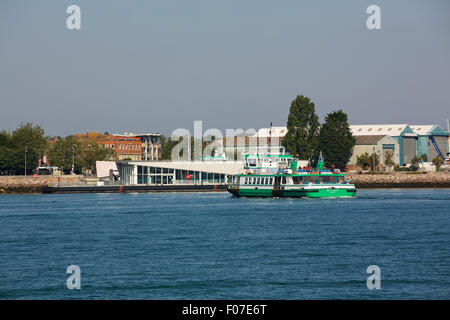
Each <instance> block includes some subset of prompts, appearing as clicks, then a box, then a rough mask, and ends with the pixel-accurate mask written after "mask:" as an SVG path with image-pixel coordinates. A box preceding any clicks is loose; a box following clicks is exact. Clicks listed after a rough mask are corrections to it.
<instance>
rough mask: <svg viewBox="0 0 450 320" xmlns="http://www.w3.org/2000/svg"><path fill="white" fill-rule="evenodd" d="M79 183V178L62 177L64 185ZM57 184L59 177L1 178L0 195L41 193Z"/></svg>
mask: <svg viewBox="0 0 450 320" xmlns="http://www.w3.org/2000/svg"><path fill="white" fill-rule="evenodd" d="M79 183H80V177H79V176H72V175H66V176H61V184H62V185H72V184H79ZM57 184H58V177H57V176H39V177H33V176H26V177H25V176H0V193H40V192H42V188H43V187H46V186H53V185H57Z"/></svg>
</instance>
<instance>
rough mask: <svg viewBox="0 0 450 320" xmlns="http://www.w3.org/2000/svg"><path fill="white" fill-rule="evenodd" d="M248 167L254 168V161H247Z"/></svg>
mask: <svg viewBox="0 0 450 320" xmlns="http://www.w3.org/2000/svg"><path fill="white" fill-rule="evenodd" d="M248 166H249V167H256V159H248Z"/></svg>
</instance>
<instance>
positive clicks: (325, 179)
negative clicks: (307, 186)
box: [320, 176, 333, 184]
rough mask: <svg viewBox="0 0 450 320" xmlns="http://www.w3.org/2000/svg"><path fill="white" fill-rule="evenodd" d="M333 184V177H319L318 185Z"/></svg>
mask: <svg viewBox="0 0 450 320" xmlns="http://www.w3.org/2000/svg"><path fill="white" fill-rule="evenodd" d="M332 182H333V177H332V176H329V177H327V176H325V177H320V183H322V184H323V183H332Z"/></svg>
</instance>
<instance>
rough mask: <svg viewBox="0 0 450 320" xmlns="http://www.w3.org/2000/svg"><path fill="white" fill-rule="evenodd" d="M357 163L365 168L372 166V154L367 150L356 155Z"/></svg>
mask: <svg viewBox="0 0 450 320" xmlns="http://www.w3.org/2000/svg"><path fill="white" fill-rule="evenodd" d="M356 164H357V165H358V166H360V167H361V168H362V169H363V170H366V169H367V168H368V167H369V166H370V156H369V154H368V153H367V152H365V153H363V154H362V155H360V156H357V157H356Z"/></svg>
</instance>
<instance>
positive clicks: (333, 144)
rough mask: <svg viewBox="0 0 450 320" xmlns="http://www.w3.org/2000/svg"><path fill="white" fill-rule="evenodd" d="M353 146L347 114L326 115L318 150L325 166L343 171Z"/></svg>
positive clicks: (339, 112) (353, 141)
mask: <svg viewBox="0 0 450 320" xmlns="http://www.w3.org/2000/svg"><path fill="white" fill-rule="evenodd" d="M355 144H356V139H355V138H354V137H353V136H352V132H351V131H350V125H349V123H348V117H347V114H346V113H345V112H343V111H342V110H338V111H334V112H331V113H329V114H327V115H326V117H325V123H324V124H323V126H322V127H321V128H320V133H319V150H320V151H322V153H323V156H324V161H325V165H326V166H328V167H330V166H332V165H334V166H335V167H337V168H339V169H341V170H345V168H346V166H347V163H348V161H349V160H350V158H351V156H352V152H353V147H354V146H355Z"/></svg>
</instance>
